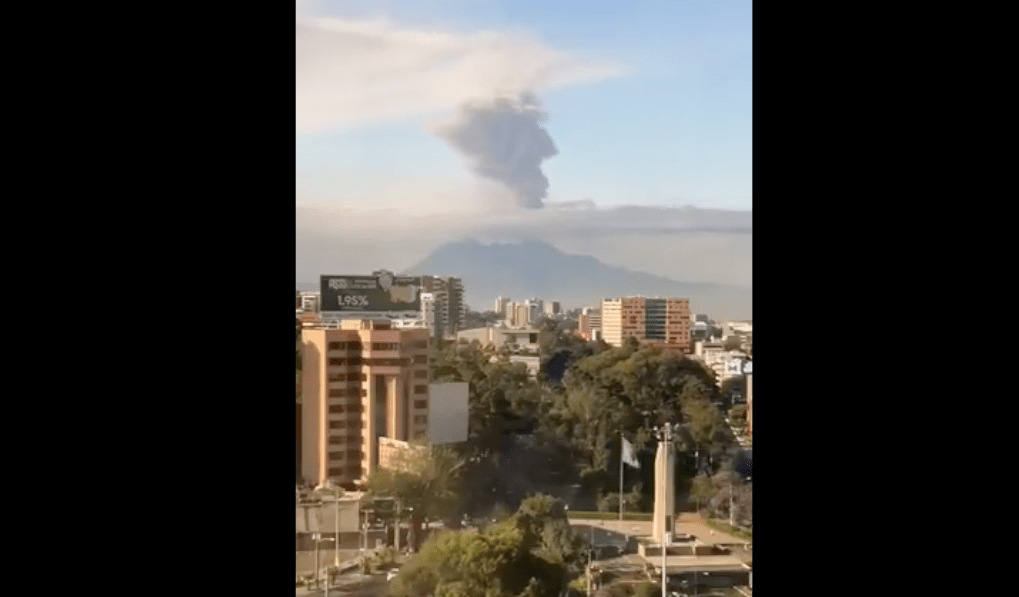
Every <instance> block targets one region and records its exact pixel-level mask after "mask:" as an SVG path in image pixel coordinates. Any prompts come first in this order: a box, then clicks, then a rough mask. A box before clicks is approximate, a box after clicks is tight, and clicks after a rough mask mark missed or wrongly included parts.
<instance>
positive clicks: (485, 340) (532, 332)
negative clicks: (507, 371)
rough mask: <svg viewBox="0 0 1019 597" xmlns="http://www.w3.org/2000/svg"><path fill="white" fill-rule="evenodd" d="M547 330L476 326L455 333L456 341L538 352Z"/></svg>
mask: <svg viewBox="0 0 1019 597" xmlns="http://www.w3.org/2000/svg"><path fill="white" fill-rule="evenodd" d="M547 334H548V332H545V331H542V330H539V329H537V328H500V327H489V328H477V329H474V330H464V331H462V332H460V333H458V334H457V335H456V339H457V340H458V341H460V340H464V341H466V342H473V341H475V340H477V341H478V342H480V343H481V345H482V346H495V347H496V348H501V347H503V346H507V347H510V348H516V349H519V350H522V351H527V352H538V350H539V347H540V346H541V341H542V340H543V339H544V338H545V337H546V335H547Z"/></svg>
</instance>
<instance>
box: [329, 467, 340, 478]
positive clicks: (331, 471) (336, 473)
mask: <svg viewBox="0 0 1019 597" xmlns="http://www.w3.org/2000/svg"><path fill="white" fill-rule="evenodd" d="M329 476H330V477H342V476H343V469H342V468H331V469H329Z"/></svg>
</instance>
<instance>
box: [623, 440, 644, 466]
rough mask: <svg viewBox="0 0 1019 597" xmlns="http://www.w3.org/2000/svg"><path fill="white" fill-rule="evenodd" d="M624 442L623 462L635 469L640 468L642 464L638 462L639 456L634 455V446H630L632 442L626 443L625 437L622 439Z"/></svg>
mask: <svg viewBox="0 0 1019 597" xmlns="http://www.w3.org/2000/svg"><path fill="white" fill-rule="evenodd" d="M622 440H623V462H625V463H626V464H628V465H630V466H632V467H633V468H640V462H638V461H637V455H636V454H634V453H633V445H632V444H630V442H628V441H626V438H625V437H624V438H622Z"/></svg>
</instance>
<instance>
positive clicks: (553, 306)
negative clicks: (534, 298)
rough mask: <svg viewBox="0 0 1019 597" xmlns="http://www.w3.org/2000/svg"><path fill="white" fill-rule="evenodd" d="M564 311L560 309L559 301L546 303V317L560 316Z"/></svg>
mask: <svg viewBox="0 0 1019 597" xmlns="http://www.w3.org/2000/svg"><path fill="white" fill-rule="evenodd" d="M561 312H562V309H561V308H560V307H559V301H549V302H547V303H545V315H553V316H554V315H559V314H560V313H561Z"/></svg>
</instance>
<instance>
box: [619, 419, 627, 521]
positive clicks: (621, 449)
mask: <svg viewBox="0 0 1019 597" xmlns="http://www.w3.org/2000/svg"><path fill="white" fill-rule="evenodd" d="M625 441H626V439H624V438H623V432H622V431H620V432H619V522H623V458H624V457H625V456H626V454H624V452H625V451H626V445H625V444H623V442H625Z"/></svg>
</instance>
